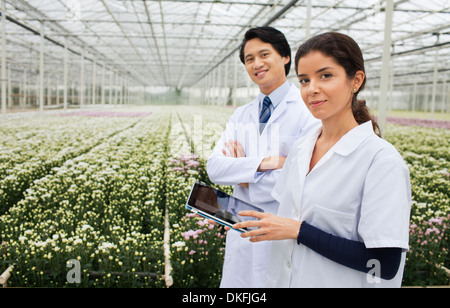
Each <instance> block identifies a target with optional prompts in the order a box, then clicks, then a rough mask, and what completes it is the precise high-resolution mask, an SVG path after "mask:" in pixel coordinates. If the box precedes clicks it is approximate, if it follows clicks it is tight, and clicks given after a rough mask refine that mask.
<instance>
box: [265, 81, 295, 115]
mask: <svg viewBox="0 0 450 308" xmlns="http://www.w3.org/2000/svg"><path fill="white" fill-rule="evenodd" d="M290 88H291V84H290V82H289V81H287V80H286V82H285V83H283V84H282V85H281V86H279V87H278V88H276V89H275V90H274V91H273V92H272V93H270V94H269V95H265V94H264V93H262V92H259V96H258V98H259V107H260V108H261V104H262V101H263V100H264V97H266V96H269V98H270V101H271V102H272V105H273V107H274V108H276V107H277V106H278V104H279V103H281V101H282V100H283V98H284V97H285V96H286V94H288V92H289V89H290Z"/></svg>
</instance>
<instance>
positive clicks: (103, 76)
mask: <svg viewBox="0 0 450 308" xmlns="http://www.w3.org/2000/svg"><path fill="white" fill-rule="evenodd" d="M104 104H105V64H103V68H102V105H104Z"/></svg>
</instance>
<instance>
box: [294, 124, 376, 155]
mask: <svg viewBox="0 0 450 308" xmlns="http://www.w3.org/2000/svg"><path fill="white" fill-rule="evenodd" d="M321 131H322V127H319V128H318V129H317V130H316V131H314V132H313V133H311V134H310V135H309V137H306V138H308V139H307V140H305V142H307V143H308V145H309V146H311V147H312V148H314V145H315V144H316V141H317V138H319V135H320V133H321ZM373 134H375V133H374V131H373V126H372V121H367V122H365V123H363V124H360V125H358V126H356V127H355V128H353V129H352V130H350V131H349V132H348V133H347V134H345V135H344V136H343V137H342V138H341V139H340V140H339V141H338V142H337V143H336V144H335V145H334V146H333V147H332V148H331V149H330V152H333V153H336V154H339V155H341V156H348V155H350V154H351V153H352V152H353V151H355V150H356V149H357V148H358V147H359V146H360V144H361V143H362V142H363V141H364V140H365V139H366V138H367V137H369V136H371V135H373ZM302 146H304V143H303V142H302V143H300V144H299V145H298V146H297V147H299V148H300V147H302Z"/></svg>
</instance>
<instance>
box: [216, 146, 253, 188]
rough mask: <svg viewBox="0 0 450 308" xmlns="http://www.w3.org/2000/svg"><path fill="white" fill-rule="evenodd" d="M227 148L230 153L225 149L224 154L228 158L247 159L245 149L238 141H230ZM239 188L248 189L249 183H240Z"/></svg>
mask: <svg viewBox="0 0 450 308" xmlns="http://www.w3.org/2000/svg"><path fill="white" fill-rule="evenodd" d="M225 146H226V148H227V149H228V151H226V150H225V149H223V150H222V153H223V155H225V156H226V157H234V158H238V157H245V151H244V148H243V147H242V145H241V144H240V143H239V142H238V141H237V140H235V141H233V140H229V141H228V142H225ZM239 186H241V187H244V188H247V189H248V183H240V184H239Z"/></svg>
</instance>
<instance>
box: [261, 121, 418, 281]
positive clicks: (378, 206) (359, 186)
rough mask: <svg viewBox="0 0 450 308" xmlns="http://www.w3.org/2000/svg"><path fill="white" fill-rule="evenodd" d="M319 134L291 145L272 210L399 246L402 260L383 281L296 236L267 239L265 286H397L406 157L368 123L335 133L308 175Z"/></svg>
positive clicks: (407, 192)
mask: <svg viewBox="0 0 450 308" xmlns="http://www.w3.org/2000/svg"><path fill="white" fill-rule="evenodd" d="M320 132H321V129H320V128H319V129H318V130H317V131H316V132H315V133H313V134H311V135H310V136H308V137H305V138H303V139H302V140H301V141H298V142H297V143H296V144H295V145H294V146H293V147H292V150H291V152H290V153H289V156H288V159H287V160H286V163H285V165H284V168H283V171H282V174H281V175H280V177H279V180H278V182H277V184H276V185H275V187H274V190H273V196H274V197H276V199H277V200H279V201H280V208H279V211H278V215H279V216H283V217H289V218H293V219H299V220H301V221H306V222H308V223H309V224H311V225H313V226H315V227H317V228H319V229H321V230H323V231H325V232H327V233H331V234H333V235H336V236H339V237H343V238H346V239H350V240H355V241H360V242H364V244H365V246H366V247H367V248H380V247H397V248H402V249H403V254H402V262H401V266H400V268H399V270H398V272H397V275H396V277H395V278H394V279H392V280H389V281H387V280H383V279H377V278H378V277H379V276H378V277H375V278H374V277H373V276H372V275H367V274H364V273H362V272H359V271H356V270H353V269H350V268H348V267H346V266H343V265H339V264H338V263H335V262H333V261H331V260H329V259H327V258H325V257H323V256H321V255H319V254H318V253H316V252H314V251H313V250H311V249H309V248H308V247H306V246H304V245H298V244H297V242H296V241H295V240H284V241H274V242H273V244H272V253H271V259H270V265H269V269H268V274H267V278H268V279H267V287H399V286H400V285H401V281H402V275H403V268H404V261H405V255H406V251H408V247H409V246H408V240H409V215H410V208H411V184H410V178H409V171H408V168H407V166H406V164H405V162H404V161H403V159H402V157H401V156H400V154H399V153H398V152H397V150H396V149H395V148H394V147H393V146H392V145H391V144H390V143H388V142H387V141H385V140H383V139H381V138H379V137H378V136H376V135H375V134H374V132H373V129H372V123H371V122H370V121H369V122H367V123H364V124H361V125H359V126H358V127H355V128H354V129H352V130H351V131H350V132H348V133H347V134H346V135H345V136H344V137H342V138H341V139H340V140H339V141H338V142H337V143H336V144H335V145H334V146H333V147H332V148H331V149H330V150H329V151H328V153H327V154H326V155H325V156H323V157H322V158H321V159H320V161H319V162H318V163H317V164H316V165H315V166H314V168H313V169H312V170H311V172H309V173H308V171H309V165H310V161H311V155H312V152H313V150H314V146H315V144H316V140H317V138H318V136H319V134H320ZM376 262H377V261H376V260H373V262H371V263H370V264H368V265H367V266H368V268H369V269H371V271H370V274H375V275H376V274H377V270H378V271H379V268H378V269H377V268H376V266H378V265H379V264H377V263H376ZM378 273H379V272H378Z"/></svg>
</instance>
